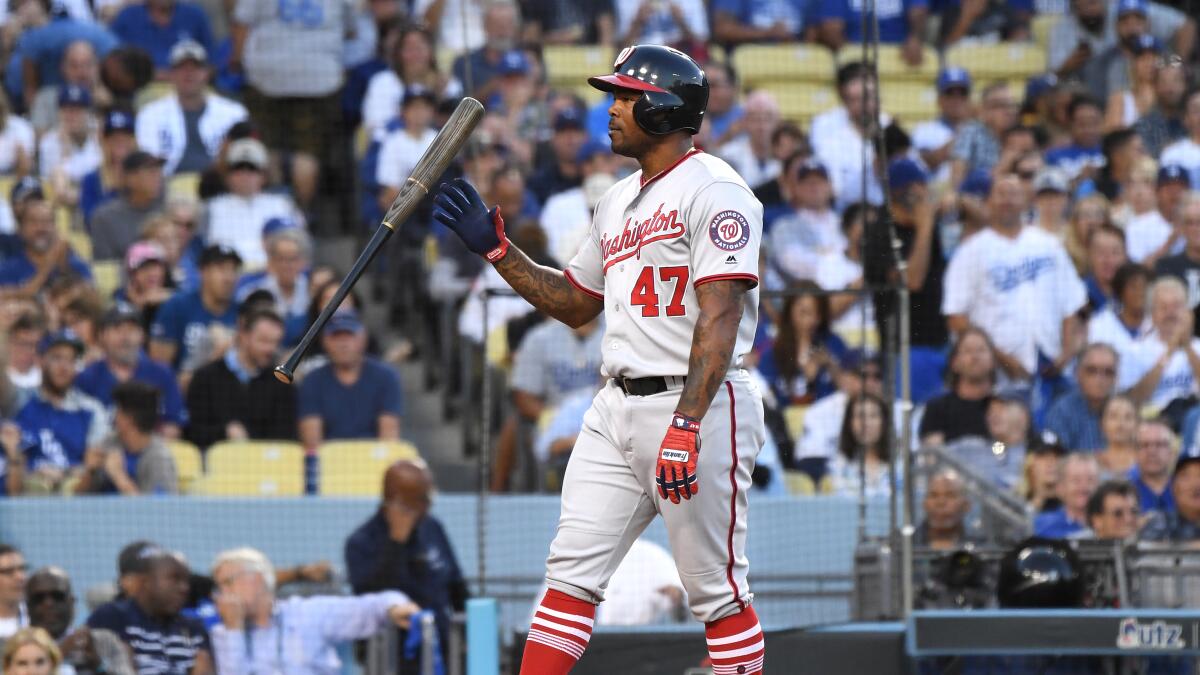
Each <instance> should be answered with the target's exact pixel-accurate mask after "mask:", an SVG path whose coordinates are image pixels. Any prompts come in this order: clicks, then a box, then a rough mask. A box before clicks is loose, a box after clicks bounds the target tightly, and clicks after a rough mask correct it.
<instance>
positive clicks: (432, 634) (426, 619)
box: [421, 612, 437, 675]
mask: <svg viewBox="0 0 1200 675" xmlns="http://www.w3.org/2000/svg"><path fill="white" fill-rule="evenodd" d="M436 648H437V624H436V623H434V619H433V613H432V612H422V613H421V675H434V670H433V650H434V649H436Z"/></svg>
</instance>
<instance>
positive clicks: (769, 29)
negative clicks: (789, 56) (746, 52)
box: [712, 0, 813, 45]
mask: <svg viewBox="0 0 1200 675" xmlns="http://www.w3.org/2000/svg"><path fill="white" fill-rule="evenodd" d="M812 4H813V3H811V2H810V1H809V0H714V1H713V3H712V13H713V25H712V33H713V38H714V39H715V40H716V41H717V42H723V43H726V44H729V45H738V44H742V43H744V42H788V41H798V40H800V39H801V37H802V33H803V31H804V29H805V27H806V26H805V20H806V19H808V18H809V16H808V15H809V13H810V11H811V6H812Z"/></svg>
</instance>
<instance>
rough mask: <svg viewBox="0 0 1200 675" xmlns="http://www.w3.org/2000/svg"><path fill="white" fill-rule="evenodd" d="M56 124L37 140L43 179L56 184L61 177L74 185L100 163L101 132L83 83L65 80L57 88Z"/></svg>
mask: <svg viewBox="0 0 1200 675" xmlns="http://www.w3.org/2000/svg"><path fill="white" fill-rule="evenodd" d="M58 111H59V112H58V117H59V121H58V122H59V123H58V126H57V127H55V128H53V129H51V130H50V131H48V132H46V134H45V135H44V136H42V140H41V141H40V142H39V143H38V157H39V165H40V168H41V175H42V178H43V179H46V180H52V181H53V182H54V183H55V187H60V186H62V185H63V180H64V179H65V180H66V181H69V184H71V185H77V184H78V183H79V181H80V180H82V179H83V177H84V176H86V175H87V174H89V173H91V172H92V171H95V170H96V169H97V168H99V167H100V133H99V128H98V125H97V124H96V120H95V118H94V117H93V116H92V95H91V93H89V92H88V90H87V89H84V88H83V87H80V86H77V85H74V84H66V85H63V86H62V87H61V88H59V90H58Z"/></svg>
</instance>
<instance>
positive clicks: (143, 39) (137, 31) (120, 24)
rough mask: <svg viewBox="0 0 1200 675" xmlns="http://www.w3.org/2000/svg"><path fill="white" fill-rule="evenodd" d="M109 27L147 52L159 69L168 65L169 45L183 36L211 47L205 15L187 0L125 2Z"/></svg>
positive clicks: (210, 30)
mask: <svg viewBox="0 0 1200 675" xmlns="http://www.w3.org/2000/svg"><path fill="white" fill-rule="evenodd" d="M112 30H113V32H114V33H116V34H117V37H119V38H121V43H122V44H125V45H131V46H134V47H138V48H141V49H143V50H145V51H146V52H147V53H148V54H150V58H152V59H154V67H155V68H157V69H158V70H159V71H166V70H167V68H169V67H170V65H171V64H170V55H171V48H172V47H174V46H175V45H176V43H178V42H181V41H183V40H195V41H196V42H199V43H200V44H201V45H203V46H204V49H205V50H206V51H208V52H209V53H212V50H213V37H212V29H211V28H210V27H209V24H208V17H207V16H206V15H205V14H204V10H203V9H201V8H200V6H199V5H194V4H192V3H190V2H187V0H146V2H144V3H134V4H130V5H126V6H125V9H122V10H121V13H120V14H117V17H116V18H115V19H113V22H112Z"/></svg>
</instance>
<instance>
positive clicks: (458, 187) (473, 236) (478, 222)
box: [433, 178, 508, 263]
mask: <svg viewBox="0 0 1200 675" xmlns="http://www.w3.org/2000/svg"><path fill="white" fill-rule="evenodd" d="M433 219H434V220H436V221H438V222H439V223H441V224H443V225H445V226H446V227H448V228H450V229H451V230H454V233H455V234H457V235H458V237H459V239H462V240H463V243H464V244H466V245H467V248H469V249H471V251H472V252H474V253H477V254H479V255H481V256H483V257H484V258H487V260H488V262H491V263H494V262H497V261H499V260H500V259H501V258H503V257H504V255H505V254H506V253H508V238H506V237H505V236H504V219H503V218H501V217H500V207H499V206H497V207H494V208H492V209H491V210H490V211H489V210H488V207H487V205H486V204H484V203H483V198H482V197H480V196H479V193H478V192H477V191H476V190H475V188H474V187H472V186H471V184H470V183H468V182H467V181H465V180H463V179H462V178H455V179H454V182H453V183H442V184H441V186H440V187H438V194H437V196H436V197H434V198H433Z"/></svg>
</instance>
